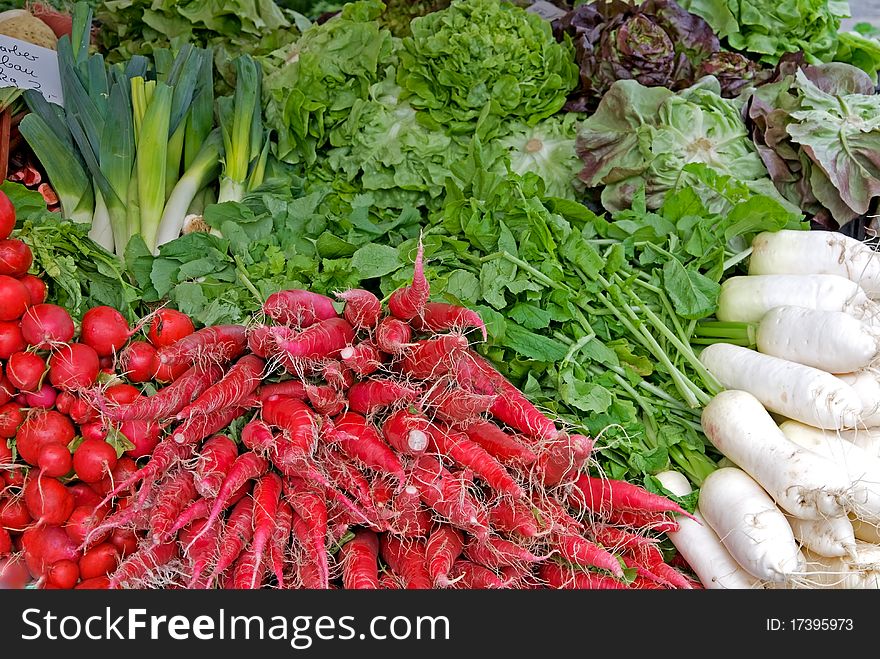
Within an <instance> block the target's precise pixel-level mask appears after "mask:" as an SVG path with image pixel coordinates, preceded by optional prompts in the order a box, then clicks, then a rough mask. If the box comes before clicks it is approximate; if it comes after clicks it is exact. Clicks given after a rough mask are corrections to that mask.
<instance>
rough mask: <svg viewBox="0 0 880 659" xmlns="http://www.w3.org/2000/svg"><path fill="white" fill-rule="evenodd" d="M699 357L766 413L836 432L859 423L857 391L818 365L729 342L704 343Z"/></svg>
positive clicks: (724, 382) (721, 379)
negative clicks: (753, 397)
mask: <svg viewBox="0 0 880 659" xmlns="http://www.w3.org/2000/svg"><path fill="white" fill-rule="evenodd" d="M700 361H701V362H702V363H703V364H704V365H705V366H706V368H707V369H708V370H709V372H710V373H712V375H714V376H715V377H716V378H718V381H719V382H720V383H721V386H723V387H724V388H725V389H738V390H740V391H748V392H749V393H750V394H752V395H753V396H755V397H756V398H757V399H758V400H759V401H760V402H761V404H762V405H763V406H764V407H765V408H766V409H767V410H768V411H770V412H775V413H776V414H781V415H783V416H785V417H787V418H789V419H795V420H797V421H801V422H803V423H807V424H809V425H811V426H815V427H817V428H829V429H834V430H838V429H841V428H854V427H857V425H858V423H859V419H860V417H861V412H862V401H861V399H860V398H859V396H858V394H856V392H855V391H853V389H852V387H850V386H849V385H848V384H846V383H845V382H844V381H843V380H841V379H840V378H837V377H835V376H833V375H831V374H830V373H827V372H825V371H822V370H820V369H818V368H813V367H812V366H804V365H803V364H798V363H796V362H792V361H788V360H787V359H780V358H779V357H773V356H772V355H764V354H762V353H760V352H757V351H756V350H750V349H749V348H743V347H741V346H735V345H732V344H730V343H714V344H712V345H710V346H706V347H705V348H704V349H703V351H702V352H701V353H700ZM735 461H736V460H735V459H734V462H735Z"/></svg>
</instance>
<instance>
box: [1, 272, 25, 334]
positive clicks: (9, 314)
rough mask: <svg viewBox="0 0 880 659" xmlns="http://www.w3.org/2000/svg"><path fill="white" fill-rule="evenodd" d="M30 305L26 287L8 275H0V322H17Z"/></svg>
mask: <svg viewBox="0 0 880 659" xmlns="http://www.w3.org/2000/svg"><path fill="white" fill-rule="evenodd" d="M30 303H31V296H30V293H28V289H27V286H25V285H24V284H22V283H21V282H20V281H18V279H15V278H13V277H10V276H9V275H0V320H6V321H9V320H18V319H19V318H21V317H22V314H24V313H25V311H27V309H28V305H30ZM25 340H27V337H26V336H25Z"/></svg>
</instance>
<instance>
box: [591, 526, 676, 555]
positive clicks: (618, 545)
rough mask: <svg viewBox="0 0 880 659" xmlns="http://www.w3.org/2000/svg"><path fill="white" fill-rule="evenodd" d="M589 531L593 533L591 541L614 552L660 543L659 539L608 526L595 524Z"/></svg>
mask: <svg viewBox="0 0 880 659" xmlns="http://www.w3.org/2000/svg"><path fill="white" fill-rule="evenodd" d="M591 530H592V532H593V539H594V540H595V541H596V542H598V543H599V544H600V545H602V546H603V547H608V548H610V549H613V550H615V551H616V550H621V549H635V548H637V547H652V546H654V545H656V544H657V543H658V542H660V539H659V537H649V536H645V535H640V534H638V533H633V532H632V531H628V530H626V529H623V528H620V527H617V526H609V525H608V524H597V525H595V526H593V527H591ZM661 560H662V557H661Z"/></svg>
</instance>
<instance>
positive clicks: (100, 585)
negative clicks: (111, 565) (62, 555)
mask: <svg viewBox="0 0 880 659" xmlns="http://www.w3.org/2000/svg"><path fill="white" fill-rule="evenodd" d="M109 588H110V577H93V578H91V579H86V580H85V581H80V582H79V583H78V584H76V586H74V590H108V589H109Z"/></svg>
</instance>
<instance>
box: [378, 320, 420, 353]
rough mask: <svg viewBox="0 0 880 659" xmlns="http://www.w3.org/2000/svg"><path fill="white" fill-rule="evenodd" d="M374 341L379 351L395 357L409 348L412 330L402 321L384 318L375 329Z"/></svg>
mask: <svg viewBox="0 0 880 659" xmlns="http://www.w3.org/2000/svg"><path fill="white" fill-rule="evenodd" d="M375 340H376V346H377V347H378V348H379V350H381V351H382V352H387V353H388V354H390V355H397V354H400V353H402V352H403V351H404V350H406V348H407V347H409V345H410V341H412V328H411V327H410V326H409V325H408V324H407V323H405V322H403V321H402V320H399V319H397V318H392V317H391V316H386V317H385V318H383V319H382V320H381V321H379V325H378V326H377V327H376V337H375Z"/></svg>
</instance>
